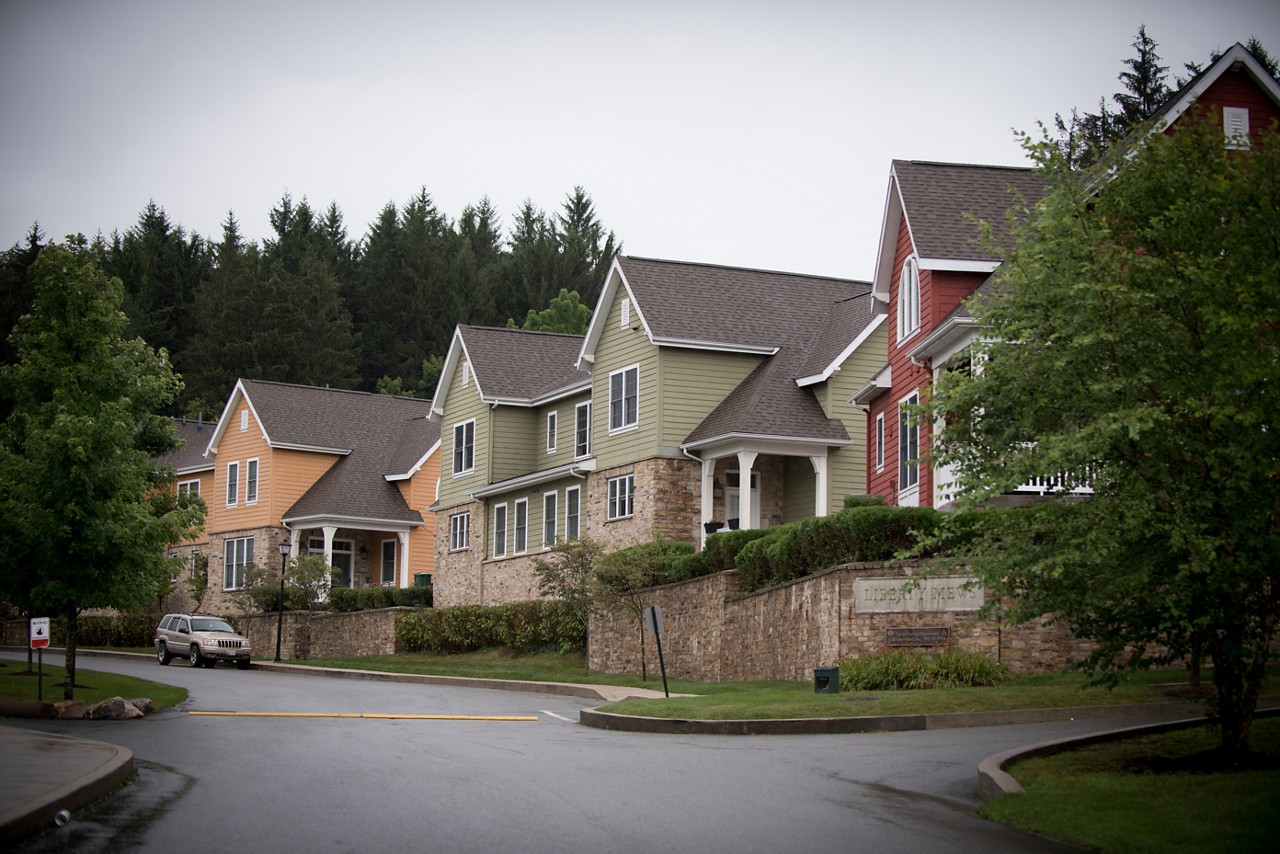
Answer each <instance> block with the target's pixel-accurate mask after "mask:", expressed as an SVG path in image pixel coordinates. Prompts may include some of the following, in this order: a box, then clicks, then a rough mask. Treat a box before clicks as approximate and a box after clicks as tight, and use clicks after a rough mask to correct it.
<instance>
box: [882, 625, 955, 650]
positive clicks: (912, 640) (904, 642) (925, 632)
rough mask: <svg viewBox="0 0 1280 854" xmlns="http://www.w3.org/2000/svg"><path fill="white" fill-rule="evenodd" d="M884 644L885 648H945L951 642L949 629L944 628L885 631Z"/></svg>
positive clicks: (928, 627) (932, 627) (931, 627)
mask: <svg viewBox="0 0 1280 854" xmlns="http://www.w3.org/2000/svg"><path fill="white" fill-rule="evenodd" d="M884 642H885V645H886V646H946V645H947V644H949V643H950V642H951V629H949V628H947V627H946V626H922V627H919V628H911V629H885V630H884Z"/></svg>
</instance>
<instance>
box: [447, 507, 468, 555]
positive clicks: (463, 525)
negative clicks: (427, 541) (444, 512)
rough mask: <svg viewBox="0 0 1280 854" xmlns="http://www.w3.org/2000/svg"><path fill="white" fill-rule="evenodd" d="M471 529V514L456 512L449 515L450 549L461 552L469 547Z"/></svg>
mask: <svg viewBox="0 0 1280 854" xmlns="http://www.w3.org/2000/svg"><path fill="white" fill-rule="evenodd" d="M470 530H471V514H470V513H455V514H454V515H452V516H450V517H449V551H454V552H460V551H462V550H463V549H465V548H466V547H467V537H468V535H469V534H470Z"/></svg>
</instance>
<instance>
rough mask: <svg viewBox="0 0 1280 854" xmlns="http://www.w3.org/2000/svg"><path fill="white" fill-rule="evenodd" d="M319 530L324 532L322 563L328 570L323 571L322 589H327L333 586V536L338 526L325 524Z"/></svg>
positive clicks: (335, 534) (353, 574) (336, 533)
mask: <svg viewBox="0 0 1280 854" xmlns="http://www.w3.org/2000/svg"><path fill="white" fill-rule="evenodd" d="M320 530H321V531H322V532H323V533H324V565H325V569H326V570H329V571H327V572H325V582H324V589H326V590H327V589H329V588H330V587H332V586H333V572H332V570H333V538H334V537H336V536H337V535H338V527H337V526H336V525H325V526H324V527H323V528H321V529H320ZM352 577H353V578H354V577H355V573H354V570H353V571H352Z"/></svg>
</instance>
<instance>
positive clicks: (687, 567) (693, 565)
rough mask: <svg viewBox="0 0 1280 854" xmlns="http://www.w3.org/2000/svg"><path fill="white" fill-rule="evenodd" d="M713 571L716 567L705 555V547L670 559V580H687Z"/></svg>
mask: <svg viewBox="0 0 1280 854" xmlns="http://www.w3.org/2000/svg"><path fill="white" fill-rule="evenodd" d="M714 572H716V568H715V566H714V565H713V564H712V563H711V559H710V558H709V557H707V552H706V550H705V549H703V550H702V551H700V552H694V553H693V554H686V555H680V556H678V557H676V558H675V559H674V560H672V561H671V580H672V581H688V580H689V579H691V578H701V577H702V576H704V575H711V574H713V573H714Z"/></svg>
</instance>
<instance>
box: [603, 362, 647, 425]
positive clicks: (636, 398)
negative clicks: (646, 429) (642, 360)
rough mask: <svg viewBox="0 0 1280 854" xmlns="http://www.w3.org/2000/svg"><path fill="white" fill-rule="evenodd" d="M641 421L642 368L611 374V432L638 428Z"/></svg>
mask: <svg viewBox="0 0 1280 854" xmlns="http://www.w3.org/2000/svg"><path fill="white" fill-rule="evenodd" d="M639 419H640V366H639V365H632V366H631V367H629V368H624V369H622V370H621V371H614V372H613V373H611V374H609V432H614V431H615V430H626V429H629V428H631V427H634V426H636V424H637V423H638V421H639Z"/></svg>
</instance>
